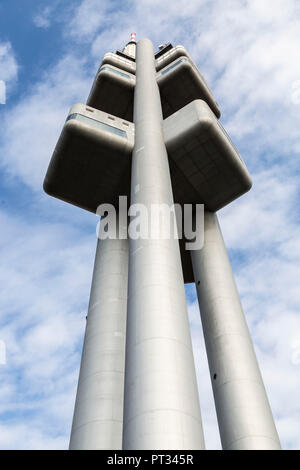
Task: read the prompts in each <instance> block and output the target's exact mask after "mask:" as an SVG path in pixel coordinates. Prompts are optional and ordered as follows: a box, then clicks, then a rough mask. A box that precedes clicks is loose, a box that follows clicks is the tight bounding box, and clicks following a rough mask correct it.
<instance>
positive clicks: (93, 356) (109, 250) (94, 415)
mask: <svg viewBox="0 0 300 470" xmlns="http://www.w3.org/2000/svg"><path fill="white" fill-rule="evenodd" d="M127 279H128V240H118V239H117V240H110V239H106V240H98V245H97V251H96V258H95V266H94V274H93V281H92V288H91V296H90V303H89V311H88V316H87V326H86V333H85V339H84V346H83V353H82V360H81V367H80V375H79V382H78V389H77V397H76V404H75V411H74V418H73V426H72V433H71V441H70V449H72V450H75V449H77V450H78V449H82V450H86V449H122V426H123V391H124V367H125V336H126V334H125V331H126V309H127Z"/></svg>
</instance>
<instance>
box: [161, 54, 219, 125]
mask: <svg viewBox="0 0 300 470" xmlns="http://www.w3.org/2000/svg"><path fill="white" fill-rule="evenodd" d="M157 83H158V86H159V91H160V96H161V102H162V108H163V115H164V118H166V117H168V116H170V115H171V114H173V113H174V112H175V111H178V110H179V109H181V108H182V107H183V106H186V105H187V104H188V103H190V102H192V101H194V100H195V99H202V100H204V101H206V102H207V104H208V105H209V106H210V108H211V109H212V111H213V112H214V113H215V115H216V116H217V117H220V115H221V113H220V110H219V108H218V105H217V103H216V101H215V99H214V97H213V94H212V92H211V90H210V89H209V87H208V85H207V83H206V81H205V80H204V78H203V76H202V75H201V73H200V72H199V70H198V68H197V67H196V66H195V64H194V63H193V62H192V61H191V60H189V59H188V58H187V57H183V56H180V57H178V58H177V59H176V60H174V61H173V62H172V63H171V64H169V65H167V66H166V67H164V68H163V69H162V70H161V71H160V72H158V74H157Z"/></svg>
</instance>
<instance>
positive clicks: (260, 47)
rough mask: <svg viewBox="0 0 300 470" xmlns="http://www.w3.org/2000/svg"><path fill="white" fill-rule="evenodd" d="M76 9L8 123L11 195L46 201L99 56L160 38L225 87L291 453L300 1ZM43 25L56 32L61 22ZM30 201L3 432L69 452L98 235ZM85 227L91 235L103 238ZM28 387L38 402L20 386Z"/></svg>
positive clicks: (6, 442)
mask: <svg viewBox="0 0 300 470" xmlns="http://www.w3.org/2000/svg"><path fill="white" fill-rule="evenodd" d="M72 5H73V6H74V9H73V10H72V12H71V13H72V17H71V19H70V18H69V21H68V23H64V32H63V34H64V35H65V37H68V42H67V43H65V44H64V47H65V48H67V49H65V51H66V52H65V54H66V55H65V56H64V58H60V59H59V61H58V63H57V64H56V65H55V66H54V67H49V69H48V70H47V71H45V73H44V74H43V75H42V77H41V79H40V81H39V82H38V83H33V84H32V87H31V89H29V90H27V91H26V94H25V95H22V97H21V98H20V101H19V102H18V103H17V104H16V106H14V107H13V108H11V109H10V110H9V111H8V112H7V114H6V117H5V121H4V123H3V124H2V126H3V131H2V152H1V155H2V156H1V159H2V167H3V168H5V170H6V172H7V174H8V175H10V177H11V179H10V181H11V184H13V181H20V182H22V183H26V185H28V186H29V187H30V188H32V189H34V191H36V192H37V193H39V192H40V191H41V186H42V180H43V177H44V173H45V169H46V167H47V164H48V162H49V159H50V156H51V153H52V151H53V148H54V145H55V143H56V141H57V138H58V135H59V132H60V130H61V128H62V124H63V121H64V119H65V117H66V115H67V112H68V108H69V107H70V106H71V105H73V104H74V103H75V102H84V101H85V99H86V97H87V95H88V91H89V88H90V86H91V82H92V74H93V73H94V72H96V68H95V69H94V70H93V72H92V74H90V64H91V63H92V62H94V61H95V58H96V59H97V63H98V62H99V61H100V60H101V57H102V55H103V54H104V53H105V52H107V50H113V49H117V48H122V46H123V45H124V43H125V42H126V41H127V40H128V39H129V35H130V32H131V31H136V32H137V37H138V38H141V37H143V36H148V37H150V38H152V40H153V42H154V43H155V45H158V44H160V43H162V42H166V41H168V40H171V41H172V42H173V43H174V44H177V43H182V44H184V45H185V46H186V47H187V49H188V50H189V52H190V53H191V55H192V56H193V57H194V59H195V61H196V62H197V64H198V65H199V67H200V69H201V71H202V72H203V74H204V75H205V76H206V77H207V79H208V82H209V83H210V84H211V85H212V88H213V91H214V94H215V96H216V98H217V100H218V101H219V103H220V105H221V108H222V111H223V115H224V118H223V122H225V126H226V128H227V130H228V131H229V133H230V135H231V136H233V138H234V139H233V140H234V141H235V142H236V143H237V145H238V148H239V149H240V150H241V153H242V155H243V156H244V157H245V160H246V162H247V165H248V166H249V167H250V169H251V171H252V173H253V179H254V186H253V189H252V190H251V192H250V193H249V194H247V195H246V196H244V197H243V198H241V199H240V200H239V201H236V202H235V203H233V204H232V205H230V206H229V207H228V208H226V209H224V210H223V211H221V213H220V220H221V225H222V228H223V232H224V238H225V241H226V243H227V246H228V247H229V249H230V255H231V259H232V263H233V267H234V272H235V274H236V278H237V283H238V287H239V290H240V293H241V296H242V300H243V305H244V309H245V312H246V316H247V320H248V323H249V326H250V330H251V333H252V336H253V339H254V343H255V347H256V351H257V354H258V358H259V363H260V365H261V369H262V372H263V377H264V380H265V383H266V387H267V391H268V394H269V397H270V401H271V405H272V408H273V410H274V414H275V417H276V422H277V425H278V430H279V433H280V436H281V439H282V442H283V445H284V447H286V448H299V447H300V442H299V432H298V429H299V414H300V409H299V404H298V402H299V400H298V391H299V386H300V383H299V376H300V375H299V370H298V369H299V367H300V365H299V363H298V362H297V360H295V358H297V357H298V356H297V347H298V346H297V345H298V343H299V341H300V339H299V337H300V325H299V314H298V312H299V303H300V295H299V289H298V285H297V280H298V278H299V276H300V272H299V258H300V249H299V247H300V230H299V218H298V215H297V201H299V194H298V187H299V184H298V173H297V172H298V169H297V167H298V158H297V154H298V153H299V148H300V147H299V141H298V134H299V131H298V129H299V124H300V123H299V115H300V114H299V109H300V108H299V106H300V105H299V104H298V105H297V104H296V102H295V100H294V101H293V99H292V94H293V92H294V89H293V83H294V82H295V81H297V80H299V79H300V65H299V60H298V55H299V54H298V51H299V48H300V36H299V29H300V12H299V6H298V3H297V2H296V1H295V0H286V1H283V0H272V1H271V0H265V1H264V2H261V1H260V0H251V1H250V0H244V1H241V0H230V1H228V2H224V1H221V0H214V1H205V0H203V1H202V0H197V1H191V2H185V1H182V0H175V1H172V2H171V1H166V2H161V1H160V2H159V1H156V0H155V1H153V0H151V1H150V0H140V1H133V2H123V3H122V4H120V3H119V2H97V1H95V0H83V1H81V2H80V3H78V2H76V4H72ZM42 18H43V21H44V25H43V27H47V26H48V23H47V21H49V18H50V17H49V16H48V17H47V14H45V15H44V16H43V17H42ZM57 20H59V18H57ZM40 26H42V20H41V22H40ZM70 38H72V39H73V41H76V47H74V42H71V40H70ZM68 47H69V49H68ZM76 49H77V50H78V54H77V55H76V52H75V50H76ZM79 54H80V55H81V57H84V59H81V58H78V55H79ZM1 61H2V62H1ZM2 64H4V65H2ZM1 70H5V73H6V78H5V79H6V80H14V79H15V78H16V76H17V64H16V61H15V59H14V54H13V51H12V49H11V46H10V45H9V43H5V44H0V71H1ZM1 78H2V77H1V76H0V79H1ZM31 204H32V205H33V207H34V208H35V209H36V211H37V215H36V218H35V219H33V222H32V223H30V222H27V221H25V222H24V217H22V218H20V219H17V220H14V219H13V218H12V217H9V216H8V214H7V213H4V212H1V213H0V224H1V227H5V228H4V229H2V231H1V244H0V251H1V266H2V267H1V268H0V285H2V286H5V296H3V297H2V300H1V303H0V308H1V312H4V314H3V315H2V319H1V321H2V323H1V329H0V339H3V340H5V342H6V344H7V359H8V364H7V366H6V368H4V369H1V372H3V370H4V382H5V387H2V388H1V391H0V403H1V405H0V411H1V412H6V413H13V412H16V410H17V412H18V416H16V415H14V418H13V419H9V420H8V421H7V423H5V424H2V426H1V427H0V447H1V448H19V447H20V446H22V448H63V447H66V446H67V442H68V435H69V431H70V424H71V416H72V409H73V399H74V392H75V386H76V380H77V371H78V366H79V353H78V350H77V348H78V344H79V343H80V341H81V339H82V334H83V329H84V321H83V320H84V319H83V317H82V316H80V315H79V316H78V312H79V310H81V309H85V308H86V304H87V301H88V291H89V281H90V277H91V269H92V255H93V250H94V245H93V243H94V237H93V234H94V232H93V230H94V228H92V223H91V222H90V221H91V218H89V217H88V216H87V215H86V214H84V213H83V212H82V213H81V212H80V211H79V209H72V208H71V206H69V207H67V206H65V205H64V204H63V203H61V202H58V201H54V200H52V199H50V198H47V197H46V196H45V197H44V196H39V198H37V197H36V199H34V201H31ZM45 212H49V217H50V215H51V223H49V221H47V220H46V218H45V216H44V214H45ZM26 213H27V211H26ZM41 213H43V217H41V220H39V219H40V216H41ZM79 214H80V215H79ZM90 217H92V216H90ZM64 219H65V220H64ZM89 224H90V225H89ZM80 226H81V227H80ZM82 226H86V227H89V228H90V234H91V236H90V237H87V236H86V235H84V233H82ZM87 230H88V229H87ZM11 240H13V243H11ZM9 243H10V244H11V246H12V248H11V249H10V250H8V249H7V247H8V245H9ZM189 310H190V318H191V325H192V336H193V343H194V351H195V358H196V364H197V372H198V382H199V390H200V399H201V406H202V414H203V420H204V425H205V427H204V432H205V436H206V441H207V446H208V448H219V447H220V440H219V437H218V432H217V423H216V416H215V411H214V406H213V398H212V391H211V385H210V378H209V372H208V365H207V361H206V356H205V348H204V342H203V337H202V331H201V326H200V319H199V318H200V317H199V312H198V307H197V305H196V304H195V303H193V304H192V305H191V306H190V307H189ZM295 345H296V346H295ZM295 351H296V352H295ZM20 376H21V385H22V387H21V389H22V390H23V389H25V390H27V391H28V392H26V393H25V394H21V393H20V384H19V383H17V380H18V377H20ZM31 391H32V393H31Z"/></svg>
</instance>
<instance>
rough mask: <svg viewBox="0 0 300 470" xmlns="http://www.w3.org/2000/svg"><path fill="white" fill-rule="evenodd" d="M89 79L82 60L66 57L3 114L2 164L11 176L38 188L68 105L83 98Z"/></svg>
mask: <svg viewBox="0 0 300 470" xmlns="http://www.w3.org/2000/svg"><path fill="white" fill-rule="evenodd" d="M91 81H92V77H91V76H88V74H87V73H86V62H85V60H80V59H77V58H75V57H73V56H72V55H68V56H65V57H64V58H63V59H61V60H60V61H59V62H58V64H57V65H56V66H55V67H54V68H53V69H52V70H50V71H47V72H46V73H44V74H43V77H42V79H41V81H40V82H38V83H35V84H34V85H33V86H32V89H31V90H29V92H28V94H27V96H26V97H25V98H24V99H23V100H21V101H20V102H19V103H18V104H17V105H16V106H15V107H14V108H12V109H11V110H9V111H8V112H7V113H6V115H5V121H4V124H3V132H2V146H3V153H2V155H3V158H2V162H1V164H2V166H3V167H4V168H5V169H6V171H7V172H8V173H9V174H10V175H12V176H14V177H18V178H21V180H22V181H23V182H25V183H26V184H27V185H29V186H30V187H32V188H34V189H37V190H40V188H41V187H42V182H43V179H44V175H45V172H46V168H47V166H48V163H49V158H50V156H51V154H52V152H53V150H54V147H55V144H56V142H57V139H58V136H59V133H60V131H61V129H62V125H63V122H64V120H65V119H66V116H67V113H68V111H69V108H70V107H71V106H72V105H73V104H74V103H76V102H84V101H86V99H87V96H88V92H89V88H90V84H91Z"/></svg>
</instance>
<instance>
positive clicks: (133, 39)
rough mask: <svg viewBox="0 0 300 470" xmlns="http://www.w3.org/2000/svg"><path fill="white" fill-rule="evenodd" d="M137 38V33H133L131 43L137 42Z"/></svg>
mask: <svg viewBox="0 0 300 470" xmlns="http://www.w3.org/2000/svg"><path fill="white" fill-rule="evenodd" d="M135 38H136V33H131V41H134V42H136V41H135Z"/></svg>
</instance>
